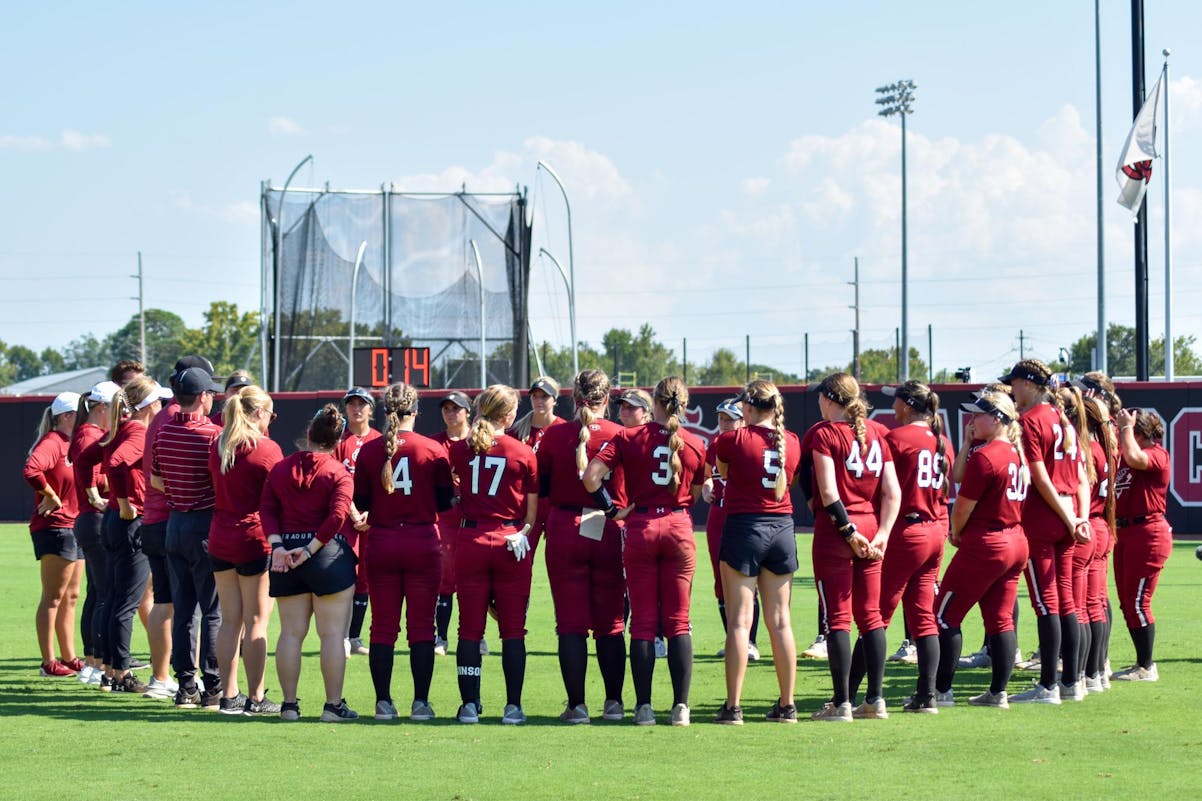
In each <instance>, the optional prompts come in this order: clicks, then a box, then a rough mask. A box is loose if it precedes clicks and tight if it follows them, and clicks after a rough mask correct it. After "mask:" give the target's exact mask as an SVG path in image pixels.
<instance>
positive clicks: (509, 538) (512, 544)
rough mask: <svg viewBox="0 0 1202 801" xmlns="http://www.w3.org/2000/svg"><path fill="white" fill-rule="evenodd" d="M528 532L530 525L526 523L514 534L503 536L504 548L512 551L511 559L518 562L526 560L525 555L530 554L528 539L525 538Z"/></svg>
mask: <svg viewBox="0 0 1202 801" xmlns="http://www.w3.org/2000/svg"><path fill="white" fill-rule="evenodd" d="M529 530H530V524H528V523H527V524H526V525H524V526H522V530H521V531H519V532H517V533H516V534H506V535H505V547H506V548H508V549H509V550H511V551H513V558H514V559H516V560H518V561H519V562H520V561H522V560H523V559H525V558H526V554H528V553H530V539H529V538H528V537H527V536H526V532H527V531H529Z"/></svg>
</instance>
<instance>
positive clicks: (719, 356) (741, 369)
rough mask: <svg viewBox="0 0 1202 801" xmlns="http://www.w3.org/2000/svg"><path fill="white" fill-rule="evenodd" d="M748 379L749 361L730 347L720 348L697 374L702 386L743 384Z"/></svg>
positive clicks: (698, 383)
mask: <svg viewBox="0 0 1202 801" xmlns="http://www.w3.org/2000/svg"><path fill="white" fill-rule="evenodd" d="M746 381H747V363H746V362H744V361H742V360H740V359H739V357H738V356H736V355H735V352H734V351H733V350H731V349H730V348H718V349H717V350H715V351H714V352H713V353H712V354H711V355H710V360H709V362H708V363H707V364H705V365H704V366H703V367H702V368H701V369H700V371H699V372H698V375H697V382H696V383H697V385H698V386H702V387H725V386H741V385H743V384H744V383H746Z"/></svg>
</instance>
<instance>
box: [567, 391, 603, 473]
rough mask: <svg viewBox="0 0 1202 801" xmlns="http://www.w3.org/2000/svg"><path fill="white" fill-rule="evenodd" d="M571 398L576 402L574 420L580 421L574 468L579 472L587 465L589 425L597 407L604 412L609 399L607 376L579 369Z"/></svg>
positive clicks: (594, 417)
mask: <svg viewBox="0 0 1202 801" xmlns="http://www.w3.org/2000/svg"><path fill="white" fill-rule="evenodd" d="M575 384H576V386H575V389H574V391H573V393H572V398H573V400H574V401H575V402H576V420H577V422H579V423H580V439H579V441H578V442H577V444H576V469H577V470H578V471H580V472H581V473H583V472H584V468H586V467H588V450H587V447H588V441H589V439H590V438H591V437H592V433H591V432H590V431H589V426H590V425H591V424H592V422H593V421H594V420H596V419H597V412H596V409H597V407H601V410H602V411H601V414H602V415H604V414H605V409H606V407H607V405H608V404H607V403H606V401H608V399H609V376H607V375H606V374H605V373H604V372H603V371H601V370H581V371H580V373H579V374H577V376H576V382H575Z"/></svg>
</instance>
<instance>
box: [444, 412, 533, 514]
mask: <svg viewBox="0 0 1202 801" xmlns="http://www.w3.org/2000/svg"><path fill="white" fill-rule="evenodd" d="M449 453H450V457H451V469H452V470H454V471H455V475H456V476H457V477H458V479H459V498H460V501H459V509H460V511H462V513H463V517H464V519H465V520H475V521H478V522H492V523H496V522H499V521H502V520H525V519H526V496H527V495H538V465H537V463H536V461H535V458H534V451H533V450H531V449H530V446H529V445H527V444H525V443H524V442H519V441H518V440H516V439H514V438H513V437H511V436H509V435H508V434H499V435H497V437H496V440H495V441H494V442H493V444H492V447H491V448H489V449H488V450H487V451H485V452H484V453H477V452H476V451H475V450H473V448H472V446H471V438H470V437H469V438H468V439H461V440H459V441H458V442H452V443H451V446H450V449H449Z"/></svg>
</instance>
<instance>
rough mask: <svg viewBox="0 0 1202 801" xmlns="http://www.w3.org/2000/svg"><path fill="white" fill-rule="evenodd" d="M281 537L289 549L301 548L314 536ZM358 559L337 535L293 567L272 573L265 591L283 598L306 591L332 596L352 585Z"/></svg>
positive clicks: (287, 535)
mask: <svg viewBox="0 0 1202 801" xmlns="http://www.w3.org/2000/svg"><path fill="white" fill-rule="evenodd" d="M281 536H282V537H283V540H284V547H285V548H287V549H288V550H292V549H293V548H301V547H304V546H305V545H308V544H309V541H310V540H312V539H313V534H312V533H305V534H283V535H281ZM358 561H359V560H358V559H356V558H355V553H354V551H352V550H351V548H350V546H349V545H347V544H346V540H344V539H343V538H342V535H341V534H338V535H336V536H335V537H334V538H333V539H331V540H330V541H329V542H327V543H326V544H325V545H324V546H322V549H321V550H320V551H318V552H317V554H316V555H315V556H312V557H310V558H309V559H307V560H305V563H304V564H302V565H301V566H300V567H298V568H296V569H295V570H289V571H287V572H284V573H274V572H273V573H272V574H271V578H270V587H269V588H268V594H269V595H270V596H271V597H272V598H286V597H288V596H290V595H304V594H306V593H312V594H314V595H333V594H334V593H337V592H342V591H343V590H345V589H348V588H350V587H353V586H355V565H356V564H357V563H358Z"/></svg>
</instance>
